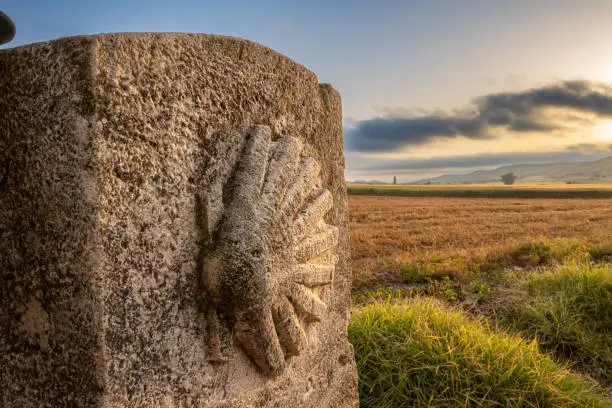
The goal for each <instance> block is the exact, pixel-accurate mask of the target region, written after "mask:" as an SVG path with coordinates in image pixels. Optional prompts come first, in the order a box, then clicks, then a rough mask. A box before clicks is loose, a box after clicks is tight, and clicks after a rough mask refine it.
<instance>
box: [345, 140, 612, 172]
mask: <svg viewBox="0 0 612 408" xmlns="http://www.w3.org/2000/svg"><path fill="white" fill-rule="evenodd" d="M611 154H612V145H596V144H589V143H581V144H577V145H571V146H567V147H566V148H565V150H560V151H559V150H557V151H548V152H514V153H489V154H470V155H459V156H438V157H429V158H406V159H374V160H372V159H370V160H365V161H362V162H360V161H359V160H358V159H357V160H355V159H354V160H353V164H354V165H353V166H352V169H353V170H359V171H374V172H376V171H380V172H386V171H389V170H393V171H407V172H411V171H414V170H420V171H427V170H440V169H461V168H484V167H498V166H504V165H509V164H529V163H554V162H577V161H590V160H597V159H600V158H603V157H606V156H609V155H611Z"/></svg>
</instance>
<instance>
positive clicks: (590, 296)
mask: <svg viewBox="0 0 612 408" xmlns="http://www.w3.org/2000/svg"><path fill="white" fill-rule="evenodd" d="M517 286H518V287H519V288H521V289H523V292H519V295H517V296H516V297H515V298H513V299H512V301H511V303H510V305H509V306H508V307H507V308H505V312H504V313H503V315H502V317H503V319H504V324H505V325H507V326H509V327H513V328H515V329H518V330H520V331H521V332H522V334H523V335H524V336H526V337H528V338H537V339H538V341H539V343H540V345H541V347H542V348H543V349H545V350H547V351H551V352H553V353H554V354H555V355H556V356H558V357H561V358H564V359H566V360H567V361H569V362H571V363H572V364H573V365H575V367H576V368H578V369H579V370H581V371H583V372H586V373H588V374H589V375H591V376H592V377H593V378H595V379H597V380H599V381H601V382H602V383H604V384H608V385H610V384H612V267H611V266H609V265H593V264H589V263H582V264H578V263H573V264H571V263H570V264H566V265H560V266H557V267H553V268H548V269H544V270H539V271H535V272H533V273H530V274H529V275H528V277H527V278H526V279H525V281H524V282H522V283H521V284H520V285H517Z"/></svg>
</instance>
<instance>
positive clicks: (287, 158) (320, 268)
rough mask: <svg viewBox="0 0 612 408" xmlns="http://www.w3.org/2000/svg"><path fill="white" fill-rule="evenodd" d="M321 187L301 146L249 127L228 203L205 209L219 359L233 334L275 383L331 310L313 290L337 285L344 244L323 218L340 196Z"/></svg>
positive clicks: (213, 346)
mask: <svg viewBox="0 0 612 408" xmlns="http://www.w3.org/2000/svg"><path fill="white" fill-rule="evenodd" d="M319 186H320V179H319V165H318V164H317V162H316V161H315V160H314V159H313V158H311V157H303V156H302V144H301V142H300V141H299V140H298V139H296V138H294V137H290V136H282V137H281V138H279V139H278V140H276V141H274V142H272V140H271V132H270V129H269V128H268V127H266V126H253V127H251V128H250V129H249V131H248V132H247V133H246V135H245V138H244V140H243V144H241V150H239V152H238V159H237V160H236V165H235V166H234V168H233V169H232V170H231V171H230V175H229V176H228V180H227V183H226V187H225V190H227V191H224V192H223V194H222V196H223V198H222V200H218V201H222V204H218V205H217V213H216V214H211V211H210V208H208V209H207V210H205V211H208V212H207V213H205V217H204V219H205V224H206V225H204V228H205V229H207V231H209V235H210V238H209V240H208V244H207V246H206V247H205V249H204V251H205V253H204V256H203V262H202V272H201V281H202V286H203V288H204V290H205V294H206V298H207V299H209V312H208V321H209V326H208V327H209V330H208V332H209V336H210V338H209V353H210V356H211V359H212V360H223V344H224V342H223V333H228V332H231V333H232V334H233V336H230V338H233V341H234V344H238V345H239V346H240V347H241V348H242V349H243V350H244V352H245V353H246V354H247V355H248V356H249V358H250V359H251V360H252V361H253V362H254V363H255V365H256V366H257V367H258V368H259V369H260V370H261V371H263V372H264V373H265V374H266V375H268V376H272V377H274V376H277V375H279V374H280V373H282V372H283V370H284V367H285V364H286V361H285V360H286V358H288V357H289V356H295V355H298V354H300V351H301V350H303V349H304V348H305V347H306V346H307V343H308V340H307V336H306V332H305V329H306V328H307V326H308V324H309V323H312V322H317V321H320V320H321V319H322V317H323V316H324V315H325V312H326V305H325V303H324V302H323V301H322V300H321V299H320V298H319V296H318V295H317V293H316V292H317V289H316V288H317V287H321V286H326V285H330V284H331V282H332V279H333V275H334V267H335V266H334V265H335V258H336V257H335V249H336V246H337V243H338V228H336V227H335V226H332V225H329V224H326V223H325V221H324V217H325V215H326V214H327V213H328V212H329V211H330V210H331V208H332V206H333V198H332V195H331V193H330V192H329V191H328V190H326V189H324V188H320V187H319ZM210 201H211V200H210V199H209V200H208V201H207V200H206V199H205V200H204V207H206V206H208V207H211V205H210ZM219 208H221V209H219Z"/></svg>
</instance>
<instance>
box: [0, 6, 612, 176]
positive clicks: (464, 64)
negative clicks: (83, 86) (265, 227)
mask: <svg viewBox="0 0 612 408" xmlns="http://www.w3.org/2000/svg"><path fill="white" fill-rule="evenodd" d="M0 10H2V11H4V12H5V13H6V14H8V15H9V16H10V17H11V18H12V19H13V20H14V22H15V24H16V26H17V35H16V37H15V40H14V41H13V42H12V43H11V44H8V45H7V46H9V47H11V46H17V45H22V44H27V43H32V42H39V41H47V40H50V39H54V38H58V37H63V36H69V35H78V34H96V33H103V32H137V31H160V32H164V31H170V32H202V33H212V34H223V35H231V36H236V37H242V38H247V39H249V40H252V41H256V42H258V43H261V44H264V45H266V46H269V47H271V48H273V49H275V50H277V51H279V52H281V53H283V54H285V55H287V56H289V57H290V58H292V59H294V60H295V61H297V62H299V63H301V64H303V65H305V66H306V67H308V68H309V69H311V70H312V71H313V72H315V73H316V74H317V76H318V78H319V81H320V82H326V83H331V84H332V85H333V86H334V87H335V88H336V89H338V91H339V92H340V93H341V95H342V101H343V125H344V139H345V156H346V159H347V168H346V173H345V175H346V178H347V179H348V180H371V179H378V180H383V181H390V180H392V178H393V176H397V178H398V180H400V181H411V180H417V179H420V178H424V177H431V176H435V175H439V174H444V173H468V172H470V171H473V170H476V169H483V168H493V167H498V166H499V165H505V164H514V163H533V162H551V161H583V160H595V159H598V158H601V157H606V156H608V155H612V46H611V43H612V24H610V21H612V1H609V0H582V1H574V0H512V1H511V0H508V1H502V0H462V1H458V0H418V1H417V0H404V1H396V0H385V1H376V0H371V1H362V0H352V1H345V0H336V1H334V0H327V1H319V0H310V1H290V0H285V1H265V0H260V1H255V0H245V1H235V0H225V1H222V0H218V1H202V0H197V1H196V0H185V1H178V0H175V1H158V0H150V1H119V0H105V1H99V0H81V1H72V0H65V1H62V0H55V1H48V0H46V1H41V0H38V1H35V0H31V1H29V0H4V1H3V2H2V3H1V4H0ZM7 46H4V47H7Z"/></svg>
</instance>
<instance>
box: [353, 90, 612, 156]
mask: <svg viewBox="0 0 612 408" xmlns="http://www.w3.org/2000/svg"><path fill="white" fill-rule="evenodd" d="M542 108H564V109H569V110H573V111H580V112H585V113H590V114H593V115H596V116H598V117H602V118H603V117H612V88H611V87H609V86H606V85H603V84H598V83H594V82H588V81H565V82H561V83H558V84H555V85H551V86H546V87H541V88H534V89H529V90H526V91H523V92H506V93H496V94H491V95H486V96H483V97H479V98H476V99H474V100H473V101H472V105H471V106H470V107H469V111H466V112H465V113H459V114H439V113H436V114H430V115H420V116H415V115H411V114H409V113H406V114H405V115H403V116H402V115H400V114H397V113H395V114H389V115H387V116H385V117H380V118H374V119H369V120H362V121H358V122H355V123H353V124H351V126H348V128H347V129H346V131H345V137H346V147H347V149H348V150H354V151H386V150H393V149H396V148H399V147H404V146H409V145H422V144H426V143H428V142H430V141H431V140H432V139H434V138H454V137H459V136H463V137H466V138H469V139H490V138H492V137H493V136H492V133H491V132H490V131H491V129H492V128H494V127H498V128H505V129H507V130H509V131H512V132H516V133H526V132H550V131H553V130H556V129H560V128H561V127H562V126H563V124H564V122H565V121H566V118H564V117H563V115H560V116H559V117H558V118H557V120H556V121H552V122H551V120H550V119H546V118H545V117H544V115H543V114H542Z"/></svg>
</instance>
